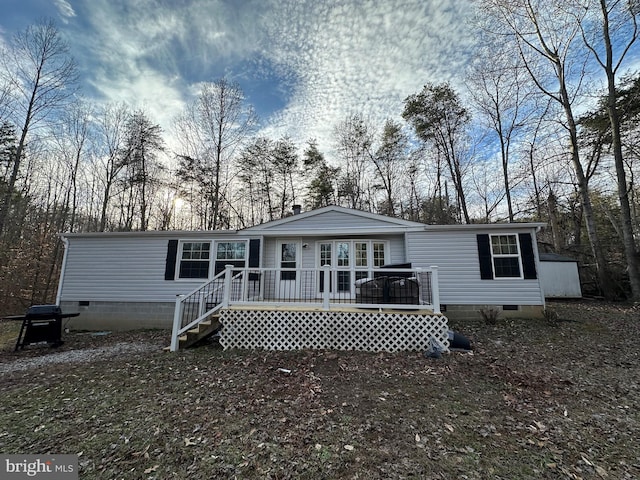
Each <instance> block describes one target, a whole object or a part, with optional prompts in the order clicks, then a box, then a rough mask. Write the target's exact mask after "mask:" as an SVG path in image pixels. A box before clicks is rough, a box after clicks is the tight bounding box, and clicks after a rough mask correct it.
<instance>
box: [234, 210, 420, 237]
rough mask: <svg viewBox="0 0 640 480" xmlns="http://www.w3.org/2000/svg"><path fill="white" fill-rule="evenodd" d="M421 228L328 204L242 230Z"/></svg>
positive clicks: (313, 231) (302, 231)
mask: <svg viewBox="0 0 640 480" xmlns="http://www.w3.org/2000/svg"><path fill="white" fill-rule="evenodd" d="M424 227H425V225H424V224H423V223H418V222H411V221H408V220H401V219H399V218H392V217H387V216H384V215H378V214H376V213H369V212H363V211H361V210H355V209H352V208H345V207H339V206H337V205H330V206H328V207H323V208H319V209H317V210H311V211H309V212H304V213H300V214H298V215H292V216H290V217H286V218H282V219H280V220H273V221H271V222H267V223H263V224H261V225H256V226H254V227H249V228H246V229H244V230H242V231H243V232H251V233H258V232H259V233H261V234H266V235H269V234H270V233H274V234H281V235H282V234H284V233H291V234H294V235H304V234H309V235H310V234H318V233H343V234H349V233H384V232H387V233H397V232H399V231H406V230H410V229H424Z"/></svg>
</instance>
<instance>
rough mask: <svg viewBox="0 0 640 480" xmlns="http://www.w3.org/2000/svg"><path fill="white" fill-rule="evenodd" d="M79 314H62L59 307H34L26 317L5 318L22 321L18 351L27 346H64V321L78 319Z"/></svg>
mask: <svg viewBox="0 0 640 480" xmlns="http://www.w3.org/2000/svg"><path fill="white" fill-rule="evenodd" d="M78 315H80V314H79V313H62V309H61V308H60V307H59V306H58V305H32V306H30V307H29V308H28V309H27V313H25V314H24V315H13V316H10V317H5V318H6V319H7V320H22V327H20V334H19V335H18V341H17V342H16V348H15V350H16V351H17V350H18V349H19V348H21V349H24V346H25V345H31V344H33V343H48V344H49V346H50V347H52V348H55V347H59V346H60V345H62V344H63V343H64V342H63V341H62V319H63V318H71V317H77V316H78Z"/></svg>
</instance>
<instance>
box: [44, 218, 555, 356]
mask: <svg viewBox="0 0 640 480" xmlns="http://www.w3.org/2000/svg"><path fill="white" fill-rule="evenodd" d="M542 225H543V224H539V223H521V224H518V223H512V224H487V225H480V224H471V225H425V224H421V223H417V222H411V221H406V220H400V219H396V218H391V217H386V216H382V215H377V214H372V213H366V212H362V211H358V210H353V209H348V208H343V207H338V206H329V207H324V208H320V209H317V210H312V211H309V212H304V213H298V214H295V215H292V216H289V217H286V218H283V219H281V220H275V221H271V222H267V223H264V224H261V225H257V226H253V227H250V228H246V229H243V230H238V231H161V232H160V231H153V232H104V233H69V234H64V235H62V238H63V240H64V243H65V247H66V249H65V257H64V261H63V268H62V272H61V278H60V284H59V289H58V302H57V303H58V304H59V305H60V306H61V307H62V308H63V309H64V310H65V311H72V310H73V311H79V312H80V316H79V317H76V318H73V319H70V320H69V322H68V325H67V327H69V328H75V329H138V328H173V331H174V337H175V338H174V344H175V342H177V336H180V335H183V334H185V332H187V331H189V329H191V330H192V329H193V327H194V326H197V325H198V324H199V323H202V322H204V321H205V319H207V318H208V317H210V316H211V315H212V314H214V313H216V314H219V315H222V323H223V325H224V328H223V332H227V333H229V332H230V331H231V330H232V328H231V327H230V325H232V324H233V321H232V320H231V318H232V317H233V318H234V319H236V320H234V321H237V322H239V321H242V322H245V323H244V324H243V326H242V327H238V328H241V329H245V334H247V330H251V331H254V330H256V329H257V328H258V325H261V326H260V328H262V329H267V330H274V329H275V328H276V326H279V325H281V324H284V323H286V322H292V321H293V322H294V323H295V325H290V328H289V327H287V328H289V330H291V329H293V330H295V331H296V332H297V333H296V335H298V336H300V335H301V336H305V335H306V333H305V332H306V331H307V330H308V329H307V327H305V325H306V326H308V322H310V321H311V320H309V319H310V318H311V317H313V316H317V317H318V318H320V320H317V321H319V322H324V323H325V324H326V322H328V321H329V320H327V319H328V318H329V317H327V315H328V314H327V313H326V312H331V315H332V316H331V317H330V318H331V322H334V323H335V322H338V323H340V324H344V323H345V322H346V323H348V322H349V321H350V320H349V319H353V318H359V320H358V322H359V323H357V326H354V327H353V328H354V329H355V330H357V332H360V331H361V330H362V329H363V328H364V329H367V328H369V327H368V325H371V324H373V323H374V322H375V321H380V318H383V317H379V315H384V314H385V312H386V313H389V312H393V313H392V315H395V317H394V318H395V319H396V320H393V321H392V322H391V323H393V322H405V321H407V319H408V318H409V317H411V318H414V317H415V316H416V315H417V316H418V317H420V315H422V316H423V317H420V318H419V319H418V320H417V323H418V324H419V323H420V322H422V321H423V319H424V318H427V319H428V321H429V322H432V323H433V322H435V323H436V324H437V329H438V332H440V333H439V335H443V340H445V339H446V320H447V318H461V317H469V316H478V315H479V311H480V310H482V309H488V308H493V309H497V310H500V311H501V313H502V314H503V315H504V316H521V317H531V316H538V315H541V313H542V310H543V308H544V294H543V291H542V288H541V284H540V280H539V274H538V272H539V271H540V268H539V255H538V251H537V247H536V232H537V230H538V229H539V228H540V227H541V226H542ZM223 312H226V313H223ZM238 312H240V313H238ZM256 312H261V313H256ZM277 312H280V313H277ZM282 312H284V313H282ZM310 312H312V313H310ZM313 312H315V313H313ZM321 312H325V313H321ZM225 315H227V317H228V318H227V323H225V321H224V320H225V319H224V316H225ZM375 315H378V316H375ZM374 318H375V319H376V320H375V321H374V320H373V319H374ZM240 319H241V320H240ZM247 319H253V320H251V321H249V320H247ZM292 319H294V320H292ZM296 319H297V320H296ZM398 319H399V320H398ZM313 321H314V322H315V321H316V320H313ZM247 322H248V323H247ZM252 322H253V323H252ZM382 323H383V324H389V320H388V318H387V319H384V320H382ZM414 323H415V322H414ZM363 325H364V326H363ZM332 328H334V330H332V333H327V332H326V331H325V332H324V333H323V334H322V335H324V337H325V343H320V344H319V345H320V346H321V347H322V346H326V347H331V346H332V345H333V343H332V342H333V341H334V339H335V337H345V333H344V332H338V331H336V330H335V325H334V327H332ZM411 328H413V327H411ZM443 329H444V333H442V331H443ZM357 332H356V334H357V335H356V334H354V335H356V336H358V335H361V333H357ZM280 334H282V332H280ZM280 334H277V335H280ZM224 335H225V334H223V336H224ZM274 335H275V334H274ZM277 335H276V336H277ZM282 335H284V334H282ZM287 335H289V334H287ZM322 335H321V336H322ZM411 335H413V334H412V333H411V332H409V333H407V334H406V335H405V336H406V337H410V336H411ZM245 336H246V335H245ZM284 336H286V335H284ZM347 336H348V335H347ZM296 338H297V337H296ZM298 340H299V339H298ZM298 340H296V342H297V343H296V342H294V344H295V345H298V346H299V345H303V346H306V345H307V344H308V342H307V343H305V342H302V343H300V342H299V341H298ZM278 341H280V342H281V343H278ZM341 341H342V340H341ZM260 342H262V340H256V339H253V340H251V341H249V343H248V344H247V345H249V346H265V344H264V343H260ZM269 342H271V343H268V346H269V345H270V346H271V347H272V348H288V347H287V346H288V345H290V344H291V343H287V341H285V340H282V339H281V340H274V339H273V338H271V340H269ZM274 342H275V343H274ZM282 342H283V343H282ZM356 343H357V341H356ZM445 343H446V342H445ZM314 345H315V344H314ZM174 346H175V345H174ZM357 346H358V345H356V347H357Z"/></svg>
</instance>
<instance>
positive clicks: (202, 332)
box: [178, 315, 222, 348]
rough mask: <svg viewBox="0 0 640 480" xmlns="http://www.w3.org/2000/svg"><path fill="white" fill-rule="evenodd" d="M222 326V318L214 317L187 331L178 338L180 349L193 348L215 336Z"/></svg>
mask: <svg viewBox="0 0 640 480" xmlns="http://www.w3.org/2000/svg"><path fill="white" fill-rule="evenodd" d="M221 326H222V325H221V323H220V316H219V315H212V316H211V317H209V318H208V319H207V320H203V321H201V322H200V323H198V324H197V325H196V326H195V327H194V328H192V329H190V330H187V331H186V332H185V333H184V334H183V335H181V336H180V337H178V345H179V346H178V348H188V347H191V346H192V345H194V344H196V343H198V342H199V341H201V340H204V339H206V338H208V337H210V336H211V335H213V334H214V333H215V332H217V331H218V330H219V329H220V327H221Z"/></svg>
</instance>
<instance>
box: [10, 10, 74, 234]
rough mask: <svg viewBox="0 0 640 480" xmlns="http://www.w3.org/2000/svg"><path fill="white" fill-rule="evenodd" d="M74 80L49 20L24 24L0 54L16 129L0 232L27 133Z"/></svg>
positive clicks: (71, 66)
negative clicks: (0, 54)
mask: <svg viewBox="0 0 640 480" xmlns="http://www.w3.org/2000/svg"><path fill="white" fill-rule="evenodd" d="M76 79H77V77H76V64H75V62H74V60H73V59H72V58H71V57H70V56H69V54H68V47H67V45H66V43H65V42H64V41H63V40H62V38H61V37H60V34H59V33H58V30H57V28H56V27H55V25H54V24H53V22H51V21H45V22H42V23H38V24H35V25H31V26H29V27H27V29H26V30H25V31H24V32H22V33H19V34H18V35H16V36H15V38H14V40H13V43H12V44H11V45H10V48H9V50H8V52H6V55H2V56H1V57H0V82H3V83H6V84H7V85H9V87H10V91H11V102H12V105H11V110H12V113H13V117H14V118H15V121H14V124H15V125H16V126H18V128H19V140H18V144H17V148H16V151H15V154H14V156H13V165H12V170H11V175H10V177H9V182H8V184H7V191H6V192H5V194H4V198H2V200H1V201H2V203H1V204H0V234H1V233H2V232H3V230H4V228H5V225H6V221H7V216H8V214H9V212H10V210H11V199H12V193H13V190H14V189H15V185H16V181H17V180H18V174H19V172H20V164H21V159H22V158H23V152H24V149H25V146H26V143H27V138H28V135H29V132H30V131H31V129H32V128H33V127H34V126H35V125H36V124H38V123H39V122H41V121H42V120H44V119H46V118H47V116H48V115H50V114H51V113H52V112H53V111H54V110H55V109H57V108H59V107H60V106H62V105H63V104H64V103H65V102H66V101H67V100H68V99H69V98H70V97H71V96H72V95H73V94H74V93H75V82H76Z"/></svg>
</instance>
